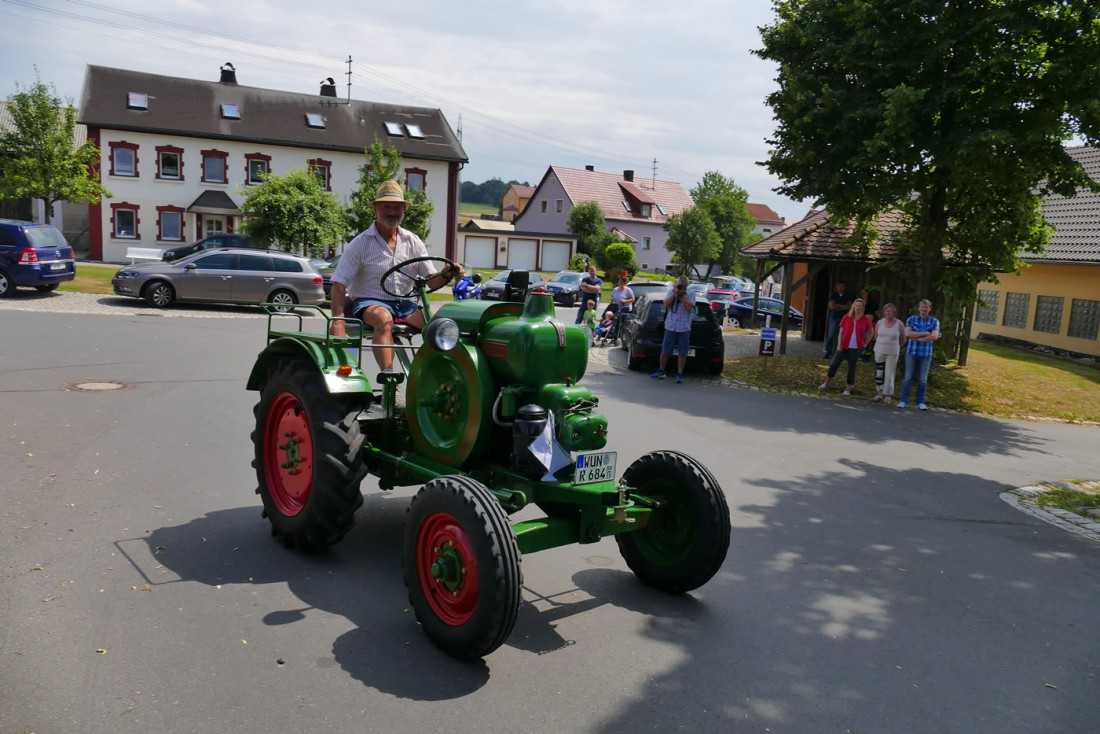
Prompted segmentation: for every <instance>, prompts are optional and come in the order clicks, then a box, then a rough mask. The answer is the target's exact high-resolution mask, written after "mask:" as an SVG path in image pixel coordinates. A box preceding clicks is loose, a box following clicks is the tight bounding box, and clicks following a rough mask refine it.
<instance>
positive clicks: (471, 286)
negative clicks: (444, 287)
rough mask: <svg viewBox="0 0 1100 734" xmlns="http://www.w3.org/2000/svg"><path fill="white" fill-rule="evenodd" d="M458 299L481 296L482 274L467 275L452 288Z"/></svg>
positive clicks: (463, 299)
mask: <svg viewBox="0 0 1100 734" xmlns="http://www.w3.org/2000/svg"><path fill="white" fill-rule="evenodd" d="M451 292H452V293H453V294H454V297H455V300H456V301H465V300H468V299H471V298H475V299H476V298H481V275H480V274H479V273H474V274H473V275H466V276H464V277H463V278H462V279H461V280H460V281H458V282H457V283H455V284H454V287H452V288H451Z"/></svg>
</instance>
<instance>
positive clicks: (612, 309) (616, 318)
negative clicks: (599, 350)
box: [593, 303, 630, 347]
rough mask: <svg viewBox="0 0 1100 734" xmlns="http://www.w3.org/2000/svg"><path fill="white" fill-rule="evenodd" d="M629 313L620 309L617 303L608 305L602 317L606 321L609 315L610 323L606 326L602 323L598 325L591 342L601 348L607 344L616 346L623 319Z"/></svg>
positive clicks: (627, 310)
mask: <svg viewBox="0 0 1100 734" xmlns="http://www.w3.org/2000/svg"><path fill="white" fill-rule="evenodd" d="M629 312H630V311H629V309H620V308H619V304H617V303H609V304H608V305H607V308H606V309H605V310H604V312H603V315H604V320H605V321H606V317H607V315H608V314H611V316H612V319H611V322H610V323H606V324H605V322H604V321H601V322H600V325H599V326H598V327H596V333H595V334H594V335H593V341H594V342H595V343H596V344H598V345H599V346H601V347H606V346H607V345H608V344H618V343H619V332H620V331H621V330H622V325H623V319H624V318H625V317H626V315H627V314H628V313H629Z"/></svg>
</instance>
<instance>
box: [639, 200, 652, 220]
mask: <svg viewBox="0 0 1100 734" xmlns="http://www.w3.org/2000/svg"><path fill="white" fill-rule="evenodd" d="M652 213H653V207H652V206H651V205H649V204H642V216H643V217H645V218H646V219H649V215H650V214H652Z"/></svg>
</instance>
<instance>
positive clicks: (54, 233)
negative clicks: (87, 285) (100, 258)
mask: <svg viewBox="0 0 1100 734" xmlns="http://www.w3.org/2000/svg"><path fill="white" fill-rule="evenodd" d="M75 277H76V261H75V259H74V258H73V248H72V247H70V246H69V243H68V242H66V241H65V237H64V235H62V234H61V232H60V231H58V229H57V228H56V227H53V226H51V225H49V224H36V223H34V222H26V221H23V220H21V219H0V298H4V297H5V296H10V295H11V294H12V293H13V292H14V291H15V289H16V288H19V287H25V288H35V289H37V290H39V291H42V292H48V291H52V290H56V289H57V287H58V286H59V285H61V284H62V283H64V282H65V281H67V280H72V279H73V278H75Z"/></svg>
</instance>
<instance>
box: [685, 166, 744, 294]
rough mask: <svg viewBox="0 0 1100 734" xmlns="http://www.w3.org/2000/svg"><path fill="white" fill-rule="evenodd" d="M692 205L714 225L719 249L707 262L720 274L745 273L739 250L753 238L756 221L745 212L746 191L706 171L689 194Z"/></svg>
mask: <svg viewBox="0 0 1100 734" xmlns="http://www.w3.org/2000/svg"><path fill="white" fill-rule="evenodd" d="M690 193H691V198H692V199H694V200H695V206H697V207H699V208H701V209H702V210H703V211H705V212H706V213H707V215H708V216H709V217H710V220H711V221H712V222H714V227H715V229H717V230H718V237H719V238H720V239H721V240H722V248H721V250H720V251H719V253H718V256H717V257H716V258H715V259H713V260H711V261H710V263H709V264H710V265H711V266H713V265H715V264H717V265H718V266H719V267H720V268H721V271H722V272H723V273H732V274H734V275H742V274H744V272H745V271H746V269H747V267H748V264H747V262H746V261H747V260H748V259H747V258H743V257H741V250H743V249H744V248H745V246H746V245H748V244H749V243H751V242H752V241H753V240H754V239H759V238H754V237H753V231H752V230H753V228H754V227H756V219H755V218H754V217H753V216H752V214H750V213H749V192H748V191H746V190H745V189H743V188H741V187H740V186H738V185H737V184H736V183H734V180H733V179H732V178H726V177H725V176H723V175H722V174H720V173H718V172H717V171H707V172H706V173H704V174H703V179H702V180H701V181H700V182H699V183H698V185H696V186H695V188H693V189H692V190H691V191H690Z"/></svg>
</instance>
